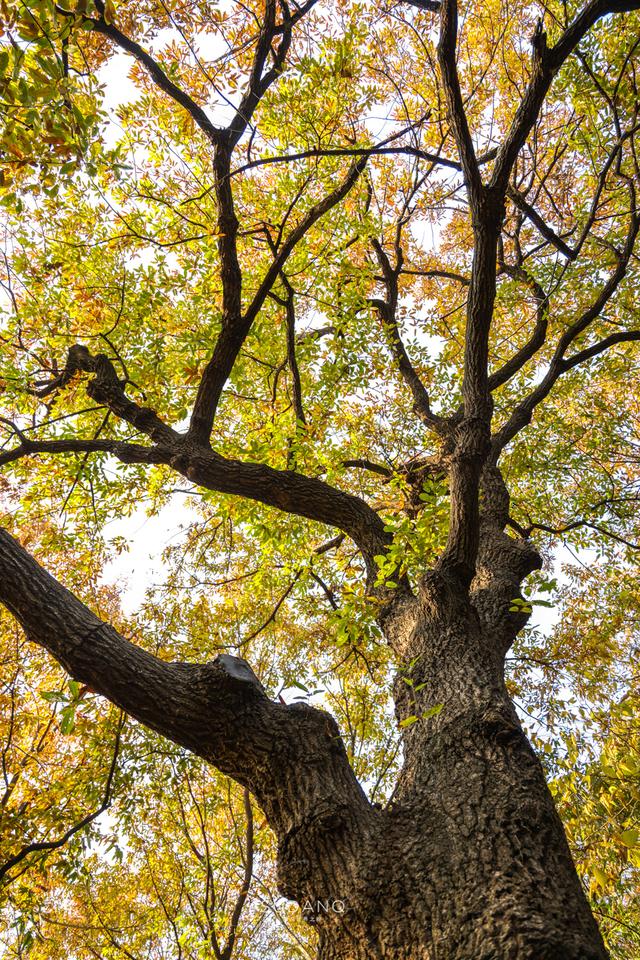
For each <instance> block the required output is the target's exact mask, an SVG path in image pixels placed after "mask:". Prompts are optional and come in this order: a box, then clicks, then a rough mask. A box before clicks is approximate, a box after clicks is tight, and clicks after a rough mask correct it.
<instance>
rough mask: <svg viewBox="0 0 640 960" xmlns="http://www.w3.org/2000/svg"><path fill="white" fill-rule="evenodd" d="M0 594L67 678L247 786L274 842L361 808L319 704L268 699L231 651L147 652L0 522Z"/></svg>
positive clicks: (362, 799) (356, 787)
mask: <svg viewBox="0 0 640 960" xmlns="http://www.w3.org/2000/svg"><path fill="white" fill-rule="evenodd" d="M0 602H1V603H3V604H4V605H5V606H6V607H7V608H8V610H9V611H10V612H11V613H12V614H13V615H14V616H15V617H16V619H17V620H18V621H19V623H20V624H21V625H22V627H23V629H24V630H25V633H26V634H27V637H28V638H29V639H30V640H31V641H33V642H34V643H37V644H38V645H39V646H41V647H43V648H44V649H46V650H48V651H49V653H51V655H52V656H53V657H54V658H55V659H56V660H57V661H58V663H60V664H61V665H62V666H63V667H64V668H65V669H66V670H67V671H68V672H69V673H70V674H71V676H72V677H74V678H75V679H76V680H78V681H80V682H81V683H85V684H88V685H89V686H91V688H92V689H93V690H94V691H95V692H96V693H98V694H100V695H102V696H105V697H107V698H108V699H109V700H111V702H112V703H115V704H116V705H117V706H119V707H120V708H121V709H122V710H124V711H126V712H127V713H129V714H130V715H131V716H132V717H134V718H135V719H137V720H139V721H140V722H142V723H144V724H145V725H146V726H148V727H151V728H152V729H153V730H156V731H157V732H158V733H160V734H162V735H163V736H165V737H167V738H169V739H170V740H172V741H174V742H175V743H178V744H180V745H181V746H184V747H186V748H187V749H188V750H191V751H192V752H193V753H196V754H197V755H198V756H201V757H203V758H204V759H206V760H208V761H209V762H210V763H212V764H214V765H215V766H216V767H218V769H219V770H221V771H222V772H223V773H225V774H227V775H228V776H230V777H232V778H233V779H235V780H237V781H238V782H239V783H240V784H242V785H243V786H245V787H248V788H249V789H250V790H251V791H252V793H253V794H254V795H255V796H256V798H257V800H258V802H259V803H260V805H261V807H262V809H263V810H264V811H265V814H266V815H267V818H268V820H269V823H270V825H271V827H272V828H273V829H274V830H275V831H276V833H277V835H278V837H279V838H280V840H281V843H282V844H286V843H287V840H288V838H289V837H291V836H294V835H297V834H299V833H300V831H301V830H303V829H308V828H309V824H318V818H319V817H322V818H327V823H328V824H329V827H330V826H331V824H333V823H334V822H335V820H334V819H333V817H334V816H335V815H339V816H341V817H344V812H345V811H350V813H351V814H352V815H353V816H354V817H357V816H363V815H366V813H367V811H368V810H369V804H368V802H367V799H366V797H365V795H364V792H363V791H362V789H361V787H360V786H359V784H358V782H357V780H356V778H355V776H354V774H353V771H352V769H351V767H350V765H349V761H348V759H347V755H346V751H345V748H344V744H343V742H342V740H341V738H340V734H339V731H338V728H337V725H336V723H335V721H334V720H333V719H332V718H331V717H330V716H329V715H328V714H326V713H324V712H323V711H321V710H316V709H314V708H312V707H309V706H308V705H295V706H286V705H284V704H280V703H275V702H273V701H271V700H270V699H269V698H268V697H267V694H266V693H265V691H264V689H263V687H262V685H261V683H260V681H259V680H258V678H257V677H256V676H255V674H254V673H253V671H252V670H251V668H250V667H249V665H248V664H247V663H246V662H245V661H244V660H241V659H240V658H238V657H233V656H230V655H227V654H221V655H220V656H218V657H216V659H215V660H214V661H212V662H209V663H204V664H191V663H169V662H166V661H164V660H161V659H159V658H158V657H155V656H153V655H152V654H151V653H148V652H147V651H146V650H144V649H142V647H139V646H137V645H136V644H134V643H132V642H131V641H130V640H127V639H126V638H125V637H123V636H122V635H121V634H120V633H118V631H117V630H115V629H114V627H112V626H111V625H110V624H107V623H104V622H102V621H101V620H100V619H99V618H98V617H97V616H96V615H95V614H94V613H92V611H91V610H89V608H88V607H86V606H85V605H84V604H83V603H82V602H81V601H80V600H79V599H78V598H77V597H75V596H74V595H73V594H72V593H70V592H69V591H68V590H66V589H65V588H64V587H63V586H62V585H61V584H60V583H59V582H58V581H57V580H55V579H54V578H53V577H52V576H50V575H49V574H48V573H47V572H46V571H45V570H43V569H42V567H41V566H40V565H39V564H38V563H37V562H36V560H35V559H34V558H33V557H31V556H30V555H29V554H28V553H27V551H26V550H25V549H24V548H23V547H22V546H21V545H20V544H19V543H18V541H17V540H15V539H14V538H13V537H12V536H11V535H10V534H9V533H8V532H7V531H6V530H2V529H0ZM327 783H331V784H332V785H333V786H332V794H331V796H328V795H327V791H326V784H327ZM323 822H324V820H323Z"/></svg>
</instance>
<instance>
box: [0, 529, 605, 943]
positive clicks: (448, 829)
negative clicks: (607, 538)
mask: <svg viewBox="0 0 640 960" xmlns="http://www.w3.org/2000/svg"><path fill="white" fill-rule="evenodd" d="M486 515H488V514H487V511H486V510H485V516H486ZM485 526H486V524H485ZM483 542H484V547H483V551H482V552H481V556H480V562H479V565H478V574H477V576H476V580H475V581H474V589H473V590H472V591H471V593H470V594H469V592H468V591H466V590H460V588H459V585H458V584H457V583H456V582H453V581H450V580H448V579H447V577H446V576H445V575H444V574H443V573H442V572H440V573H439V572H437V571H436V572H433V573H431V574H430V575H429V576H428V577H427V578H425V579H424V581H423V583H422V584H421V586H420V589H419V591H418V592H417V594H416V595H415V596H414V595H411V594H409V593H408V592H407V593H406V594H405V595H403V596H400V597H397V598H396V600H395V601H394V602H393V603H392V604H391V605H390V607H389V609H388V610H387V611H386V614H385V618H384V626H385V629H386V632H387V636H388V639H389V642H390V643H392V645H393V646H394V648H395V650H396V652H397V654H398V656H399V659H400V661H401V662H402V663H404V664H405V666H404V668H403V669H402V670H401V671H400V674H399V676H398V678H397V681H396V684H395V694H396V709H397V713H398V716H399V718H401V719H403V718H406V717H408V716H412V715H415V716H419V717H420V716H421V715H422V714H425V713H427V712H428V711H429V709H430V708H431V707H433V706H435V705H437V704H442V705H443V706H442V709H441V711H440V712H439V713H438V714H436V715H432V716H427V717H426V718H421V719H418V720H417V721H415V722H414V723H412V724H411V725H409V726H407V727H406V728H405V763H404V767H403V770H402V774H401V776H400V779H399V782H398V786H397V789H396V792H395V795H394V798H393V800H392V802H391V803H390V804H389V805H388V806H387V808H386V809H384V810H380V809H378V808H376V807H375V806H373V805H371V804H370V803H369V802H368V800H367V798H366V796H365V794H364V792H363V791H362V789H361V788H360V786H359V784H358V783H357V781H356V778H355V776H354V774H353V771H352V769H351V767H350V765H349V762H348V759H347V755H346V751H345V748H344V745H343V743H342V740H341V738H340V735H339V731H338V728H337V726H336V724H335V721H334V720H333V719H332V718H331V717H330V716H328V715H327V714H326V713H324V712H322V711H320V710H316V709H314V708H312V707H310V706H307V705H304V704H299V705H295V706H290V707H286V706H284V705H282V704H279V703H274V702H272V701H271V700H269V698H268V697H267V696H266V694H265V692H264V690H263V689H262V687H261V686H260V684H259V683H258V681H257V680H256V678H255V677H254V676H253V674H252V672H251V670H250V668H249V667H248V665H246V664H245V663H244V661H241V660H238V659H237V658H234V657H229V656H222V657H218V658H217V659H216V660H215V661H214V662H213V663H209V664H203V665H190V664H171V663H165V662H163V661H160V660H158V659H157V658H155V657H153V656H151V655H150V654H148V653H146V652H144V651H143V650H141V649H140V648H139V647H137V646H135V645H134V644H131V643H130V642H129V641H127V640H125V639H124V638H123V637H120V636H119V634H118V633H117V632H116V631H115V630H114V629H113V628H112V627H110V626H108V625H106V624H102V623H101V622H100V621H99V620H98V619H97V618H96V617H95V616H94V614H92V613H91V611H89V610H88V609H87V608H86V607H85V606H84V605H83V604H82V603H80V601H79V600H78V599H77V598H75V597H74V596H73V595H72V594H70V593H69V592H68V591H66V590H65V589H64V588H63V587H62V586H61V585H60V584H59V583H57V582H56V581H55V580H54V579H53V578H52V577H50V576H49V575H48V574H47V573H45V571H43V570H42V568H40V567H39V566H38V564H37V563H36V562H35V560H33V558H31V557H29V555H28V554H27V553H26V552H25V551H24V550H23V549H22V547H21V546H20V545H19V544H18V543H17V541H15V540H13V538H11V537H10V536H9V535H8V534H6V533H5V532H4V531H0V599H1V600H2V601H3V602H4V603H5V604H6V605H7V606H8V607H9V609H10V610H11V611H12V612H13V613H14V614H15V615H16V617H17V618H18V619H19V620H20V622H21V623H22V624H23V626H24V628H25V630H26V632H27V634H28V636H29V637H30V638H31V639H33V640H34V641H35V642H37V643H39V644H41V645H42V646H44V647H46V648H47V649H48V650H50V652H51V653H52V654H53V655H54V656H55V657H56V658H57V659H58V660H59V661H60V662H61V663H63V664H64V666H65V667H66V668H67V669H68V670H69V672H70V673H71V674H72V675H73V676H74V677H75V678H76V679H78V680H80V681H83V682H86V683H90V684H91V685H92V686H93V687H94V689H96V690H97V691H99V692H101V693H103V694H104V695H105V696H107V697H109V698H110V699H111V700H112V701H113V702H115V703H117V704H119V705H120V706H121V707H123V708H124V709H125V710H127V711H128V712H129V713H130V714H131V715H132V716H134V717H137V718H138V719H140V720H141V721H142V722H144V723H146V724H148V725H149V726H151V727H153V728H154V729H156V730H159V731H160V732H161V733H163V734H164V735H166V736H168V737H170V738H171V739H173V740H175V741H176V742H178V743H181V744H183V745H184V746H186V747H188V748H189V749H190V750H193V751H194V752H196V753H198V754H200V755H201V756H203V757H205V758H206V759H208V760H209V761H210V762H212V763H214V764H215V765H216V766H217V767H218V768H219V769H221V770H223V771H224V772H226V773H228V774H229V775H230V776H232V777H234V778H235V779H236V780H237V781H238V782H240V783H242V784H244V785H246V786H248V787H249V789H250V790H251V791H252V793H253V794H254V796H255V798H256V800H257V802H258V803H259V804H260V806H261V807H262V809H263V810H264V812H265V815H266V817H267V819H268V821H269V824H270V825H271V827H272V829H273V830H274V832H275V833H276V836H277V838H278V875H279V885H280V888H281V890H282V892H283V894H285V895H286V896H288V897H290V898H291V899H294V900H296V901H297V902H298V903H299V904H300V907H301V909H302V912H303V916H304V917H305V919H307V920H308V921H309V922H310V923H313V924H315V926H316V927H317V930H318V932H319V938H320V948H319V957H320V960H364V958H376V957H378V958H385V960H386V958H389V960H427V958H429V960H602V958H604V957H605V956H606V953H605V950H604V947H603V944H602V940H601V938H600V934H599V932H598V929H597V926H596V924H595V922H594V920H593V918H592V915H591V913H590V911H589V907H588V905H587V902H586V899H585V897H584V894H583V892H582V889H581V886H580V882H579V880H578V877H577V875H576V872H575V868H574V865H573V862H572V859H571V854H570V852H569V849H568V847H567V843H566V840H565V837H564V833H563V829H562V825H561V823H560V821H559V818H558V816H557V814H556V812H555V809H554V806H553V802H552V799H551V796H550V794H549V792H548V790H547V787H546V784H545V780H544V776H543V773H542V769H541V767H540V764H539V762H538V760H537V759H536V757H535V755H534V753H533V751H532V749H531V747H530V745H529V743H528V741H527V740H526V737H525V736H524V733H523V731H522V729H521V727H520V724H519V722H518V720H517V717H516V715H515V712H514V709H513V706H512V704H511V701H510V699H509V697H508V694H507V691H506V689H505V686H504V681H503V660H504V652H505V650H506V647H507V646H508V640H507V637H508V635H509V634H512V633H513V631H514V630H515V629H517V615H515V614H511V613H509V612H507V614H506V615H505V614H504V603H499V602H498V601H497V598H498V597H499V595H500V594H501V593H502V594H503V595H504V596H508V595H510V594H511V595H512V596H513V591H514V586H513V583H512V582H510V581H509V578H508V577H506V576H505V574H504V568H501V567H500V563H499V562H498V561H499V560H500V558H502V560H504V559H505V557H510V560H511V566H512V570H513V571H514V572H513V577H514V578H515V579H516V580H517V579H518V578H519V577H520V575H521V570H519V571H518V570H517V568H518V563H517V562H516V560H517V559H518V558H519V562H520V564H521V567H522V568H525V567H527V565H528V566H529V568H530V567H531V565H532V563H533V560H532V558H531V556H529V557H527V556H526V551H525V550H524V549H523V547H522V545H521V544H520V545H518V544H516V543H515V542H514V541H511V540H510V539H509V538H506V537H504V534H501V533H499V532H498V533H496V532H495V531H493V534H492V531H491V530H489V529H487V530H485V537H484V541H483ZM513 551H515V554H514V553H513ZM483 558H484V560H485V561H488V559H489V558H491V559H492V563H493V567H492V571H493V572H490V571H489V569H488V568H487V567H486V565H485V567H483V562H482V561H483ZM496 569H497V570H500V569H502V573H501V575H500V576H496V574H495V570H496ZM503 598H504V597H503ZM407 681H409V682H407Z"/></svg>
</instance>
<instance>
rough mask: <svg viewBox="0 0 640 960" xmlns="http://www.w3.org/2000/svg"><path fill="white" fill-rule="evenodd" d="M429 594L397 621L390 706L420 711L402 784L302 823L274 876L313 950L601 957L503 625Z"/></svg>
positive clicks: (452, 956)
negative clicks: (486, 625) (514, 690)
mask: <svg viewBox="0 0 640 960" xmlns="http://www.w3.org/2000/svg"><path fill="white" fill-rule="evenodd" d="M430 593H431V591H430V590H429V588H428V587H427V589H426V590H425V591H424V592H423V595H422V598H421V601H420V603H419V604H413V603H411V604H409V605H408V609H407V610H405V611H404V612H400V613H399V614H398V616H397V618H396V621H395V624H394V629H395V636H394V637H393V640H394V645H395V646H396V647H397V646H398V643H399V642H400V640H401V639H403V640H404V644H405V652H406V656H405V662H406V664H407V667H406V669H405V670H404V671H402V673H401V674H400V675H399V677H398V680H397V683H396V703H397V711H398V715H399V717H401V718H407V717H412V716H418V717H419V718H420V719H418V720H415V721H413V722H412V723H410V724H409V725H408V726H407V727H406V728H405V731H406V732H405V764H404V768H403V771H402V775H401V778H400V783H399V786H398V789H397V791H396V794H395V796H394V798H393V799H392V801H391V803H390V804H389V805H388V807H387V808H386V809H385V810H375V809H372V808H371V807H367V806H366V805H363V806H362V808H361V810H360V811H359V812H357V811H354V810H353V808H352V809H351V810H349V812H348V814H346V815H345V816H344V817H341V816H340V815H338V816H336V817H335V818H334V820H333V821H330V820H328V821H327V822H326V823H325V824H323V825H320V824H318V823H316V824H314V828H313V830H312V831H310V832H309V834H308V835H307V836H306V837H305V836H304V831H303V832H302V834H303V835H298V837H297V841H296V844H295V847H296V852H295V854H294V855H293V857H292V859H293V860H294V861H295V862H294V863H293V866H292V867H290V866H289V864H288V862H287V860H288V858H287V856H286V855H285V856H281V860H280V867H281V873H282V876H283V884H282V886H283V889H284V890H285V891H286V892H288V893H289V894H290V895H293V896H295V898H296V899H298V900H299V902H300V904H301V906H302V908H303V912H304V915H305V917H306V918H307V919H308V920H309V921H310V922H313V923H315V924H316V926H317V929H318V930H319V933H320V952H319V958H320V960H364V958H376V957H377V958H384V960H427V958H428V960H602V958H604V957H606V951H605V948H604V945H603V942H602V939H601V936H600V933H599V931H598V928H597V925H596V923H595V921H594V919H593V917H592V914H591V912H590V909H589V906H588V904H587V901H586V898H585V895H584V893H583V890H582V887H581V884H580V881H579V879H578V877H577V874H576V871H575V867H574V864H573V861H572V857H571V854H570V851H569V848H568V845H567V842H566V839H565V835H564V831H563V828H562V824H561V822H560V820H559V817H558V815H557V813H556V810H555V807H554V804H553V801H552V799H551V795H550V793H549V791H548V789H547V786H546V782H545V778H544V775H543V771H542V768H541V765H540V763H539V761H538V759H537V757H536V756H535V754H534V752H533V750H532V748H531V746H530V744H529V742H528V740H527V738H526V736H525V734H524V732H523V730H522V727H521V725H520V723H519V721H518V719H517V716H516V714H515V711H514V708H513V705H512V703H511V701H510V699H509V696H508V693H507V691H506V688H505V685H504V682H503V662H502V661H503V656H502V653H501V652H499V651H496V637H495V636H490V637H487V636H486V634H484V633H483V631H482V629H481V627H480V624H479V619H478V616H477V614H476V611H475V610H474V609H473V608H472V607H471V605H470V604H469V603H468V602H460V603H457V602H456V600H455V596H453V595H451V594H450V595H449V596H448V597H447V599H446V600H445V601H444V602H442V599H441V600H440V601H439V602H436V603H434V602H433V594H432V593H431V595H429V594H430ZM445 593H446V591H445ZM440 597H441V598H442V591H441V589H440ZM438 704H442V705H443V706H442V709H441V711H440V712H439V713H438V714H437V715H433V716H431V717H429V716H427V717H426V718H425V719H422V718H421V717H422V715H424V714H427V713H428V711H429V710H430V708H433V707H435V706H437V705H438ZM282 853H285V851H284V850H282ZM287 877H288V878H289V882H287ZM291 880H294V881H297V882H294V883H293V885H292V884H291V882H290V881H291ZM292 886H293V889H292ZM301 888H302V889H301Z"/></svg>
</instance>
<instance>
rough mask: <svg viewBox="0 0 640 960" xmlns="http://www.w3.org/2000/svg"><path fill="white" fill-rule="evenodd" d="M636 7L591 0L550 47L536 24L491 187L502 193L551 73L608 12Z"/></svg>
mask: <svg viewBox="0 0 640 960" xmlns="http://www.w3.org/2000/svg"><path fill="white" fill-rule="evenodd" d="M638 8H640V3H639V2H638V0H630V2H626V3H625V2H610V0H609V2H607V0H592V2H591V3H588V4H587V5H586V6H585V7H584V8H583V10H582V11H581V12H580V13H579V14H578V15H577V17H576V18H575V19H574V20H573V21H572V23H571V24H570V25H569V26H568V27H567V29H566V30H565V31H564V33H563V34H562V36H561V37H560V39H559V40H558V42H557V43H556V44H555V46H554V47H551V48H548V47H547V36H546V33H545V32H544V30H543V29H542V25H541V24H540V26H539V29H538V30H537V31H536V34H535V35H534V37H533V40H532V44H533V65H532V74H531V79H530V81H529V84H528V86H527V89H526V91H525V93H524V96H523V98H522V100H521V102H520V105H519V106H518V109H517V111H516V114H515V116H514V118H513V122H512V124H511V128H510V130H509V133H508V134H507V137H506V139H505V141H504V143H503V144H502V146H501V147H500V149H499V151H498V155H497V157H496V162H495V165H494V168H493V174H492V177H491V181H490V186H491V187H492V188H494V189H496V190H497V191H498V192H500V193H501V194H503V195H504V192H505V190H506V189H507V184H508V182H509V177H510V176H511V171H512V169H513V165H514V163H515V161H516V157H517V156H518V154H519V153H520V150H521V149H522V147H523V146H524V144H525V142H526V139H527V137H528V136H529V134H530V132H531V130H532V129H533V126H534V124H535V123H536V121H537V119H538V116H539V114H540V108H541V107H542V103H543V101H544V98H545V96H546V95H547V92H548V90H549V87H550V86H551V82H552V80H553V78H554V76H555V74H556V73H557V72H558V70H559V69H560V67H561V66H562V64H563V63H564V62H565V60H566V59H567V58H568V57H569V56H570V55H571V54H572V53H573V51H574V50H575V49H576V47H577V45H578V44H579V43H580V41H581V40H582V39H583V37H584V36H585V35H586V34H587V33H588V31H589V30H590V29H591V27H592V26H593V25H594V24H595V23H596V22H597V21H598V20H600V19H601V18H602V17H605V16H607V15H608V14H612V13H625V12H628V11H630V10H637V9H638Z"/></svg>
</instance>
